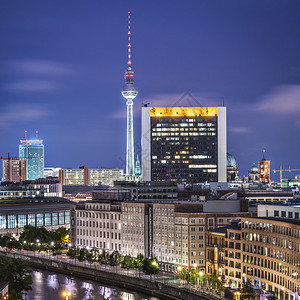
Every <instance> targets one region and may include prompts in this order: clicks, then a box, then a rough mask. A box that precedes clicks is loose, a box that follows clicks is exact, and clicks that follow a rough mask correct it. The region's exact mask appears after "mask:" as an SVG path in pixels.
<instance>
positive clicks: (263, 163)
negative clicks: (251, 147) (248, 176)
mask: <svg viewBox="0 0 300 300" xmlns="http://www.w3.org/2000/svg"><path fill="white" fill-rule="evenodd" d="M258 174H259V181H260V183H263V184H268V183H270V181H271V179H270V161H269V160H266V159H265V155H263V158H262V160H260V161H258Z"/></svg>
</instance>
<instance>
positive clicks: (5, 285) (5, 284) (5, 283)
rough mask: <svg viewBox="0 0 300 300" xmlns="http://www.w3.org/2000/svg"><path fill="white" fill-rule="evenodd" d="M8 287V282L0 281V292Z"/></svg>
mask: <svg viewBox="0 0 300 300" xmlns="http://www.w3.org/2000/svg"><path fill="white" fill-rule="evenodd" d="M8 285H9V282H8V281H0V291H2V290H3V289H4V288H5V287H7V286H8Z"/></svg>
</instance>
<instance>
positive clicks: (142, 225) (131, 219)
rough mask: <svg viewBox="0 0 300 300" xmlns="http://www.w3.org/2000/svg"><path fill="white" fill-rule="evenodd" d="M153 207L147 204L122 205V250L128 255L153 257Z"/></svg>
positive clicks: (131, 203) (127, 203) (128, 203)
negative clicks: (151, 247) (151, 215)
mask: <svg viewBox="0 0 300 300" xmlns="http://www.w3.org/2000/svg"><path fill="white" fill-rule="evenodd" d="M149 214H151V207H150V206H149V204H147V203H135V202H123V203H122V217H121V219H122V250H121V252H122V253H123V254H124V255H126V254H130V255H131V256H134V257H136V256H137V255H138V254H143V255H144V256H145V257H149V256H151V251H150V250H151V249H150V245H151V221H150V217H149Z"/></svg>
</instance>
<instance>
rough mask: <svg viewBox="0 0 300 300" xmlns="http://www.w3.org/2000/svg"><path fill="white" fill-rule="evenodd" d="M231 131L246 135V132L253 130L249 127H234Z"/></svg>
mask: <svg viewBox="0 0 300 300" xmlns="http://www.w3.org/2000/svg"><path fill="white" fill-rule="evenodd" d="M229 131H231V132H235V133H246V132H251V129H250V128H248V127H242V126H234V127H230V128H229Z"/></svg>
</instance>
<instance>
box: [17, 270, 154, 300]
mask: <svg viewBox="0 0 300 300" xmlns="http://www.w3.org/2000/svg"><path fill="white" fill-rule="evenodd" d="M32 270H33V271H32V273H31V276H32V290H31V291H29V292H28V294H27V295H24V297H23V299H27V300H60V299H61V300H63V299H66V298H65V297H63V292H64V291H68V292H71V293H72V296H71V297H69V300H85V299H111V300H114V299H122V300H143V299H147V300H159V299H158V298H155V297H151V296H148V295H145V294H142V293H139V292H134V291H129V290H124V289H123V288H118V287H114V286H108V285H104V284H101V283H100V282H95V281H90V280H84V279H80V278H76V277H72V276H67V275H63V274H58V273H55V272H50V271H45V270H38V269H32Z"/></svg>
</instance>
